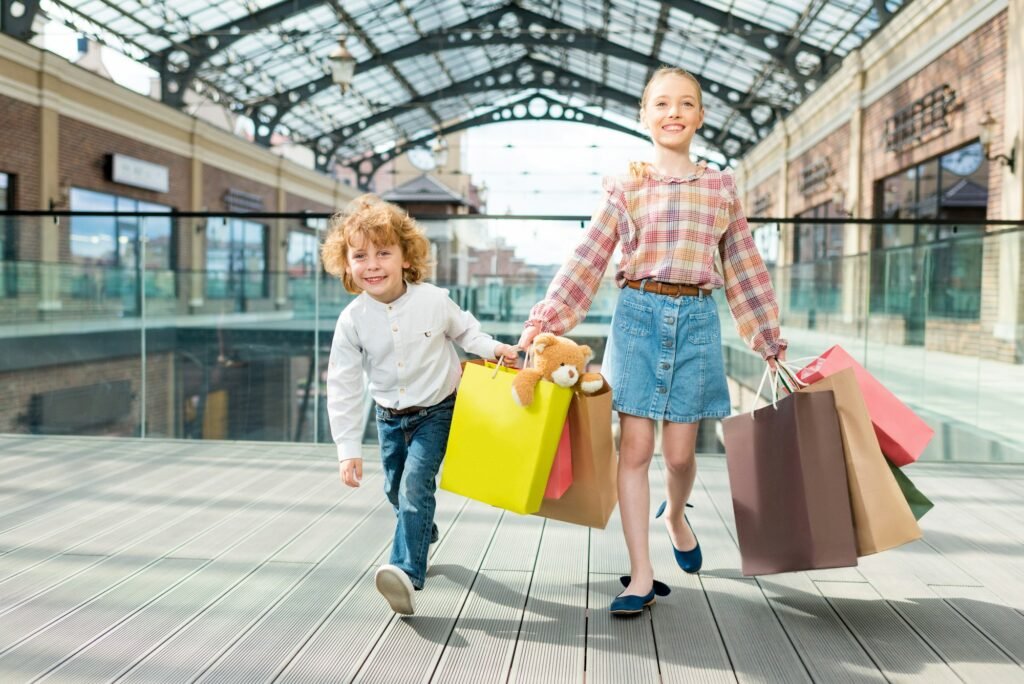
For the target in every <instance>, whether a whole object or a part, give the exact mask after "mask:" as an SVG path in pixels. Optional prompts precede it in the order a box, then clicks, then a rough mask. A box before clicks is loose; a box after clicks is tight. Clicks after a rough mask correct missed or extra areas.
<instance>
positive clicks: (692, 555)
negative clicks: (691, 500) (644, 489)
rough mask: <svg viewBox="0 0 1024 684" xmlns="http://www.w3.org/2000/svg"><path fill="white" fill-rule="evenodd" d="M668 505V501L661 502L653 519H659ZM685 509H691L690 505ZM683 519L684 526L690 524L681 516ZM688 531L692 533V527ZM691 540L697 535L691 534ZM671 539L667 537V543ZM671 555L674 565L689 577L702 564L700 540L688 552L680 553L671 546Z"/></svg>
mask: <svg viewBox="0 0 1024 684" xmlns="http://www.w3.org/2000/svg"><path fill="white" fill-rule="evenodd" d="M667 505H668V501H662V502H661V505H660V506H658V511H657V512H656V513H655V514H654V517H655V518H660V517H661V516H662V514H663V513H664V512H665V507H666V506H667ZM686 507H687V508H693V506H692V505H691V504H686ZM683 519H684V520H686V524H687V525H689V524H690V519H689V518H687V517H686V515H683ZM690 531H691V532H693V527H690ZM693 538H694V539H695V540H696V539H697V533H696V532H694V533H693ZM671 541H672V538H671V537H669V543H671ZM672 554H673V555H674V556H675V559H676V565H678V566H679V567H680V568H682V569H683V572H687V573H690V574H691V575H692V574H694V573H696V572H700V567H701V565H703V564H704V556H703V555H702V554H701V552H700V540H697V545H696V546H694V547H693V548H692V549H690V550H689V551H680V550H679V549H677V548H676V546H675V544H672Z"/></svg>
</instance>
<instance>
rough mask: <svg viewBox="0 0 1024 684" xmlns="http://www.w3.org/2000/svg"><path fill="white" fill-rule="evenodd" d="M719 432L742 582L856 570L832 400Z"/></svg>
mask: <svg viewBox="0 0 1024 684" xmlns="http://www.w3.org/2000/svg"><path fill="white" fill-rule="evenodd" d="M722 430H723V433H724V437H725V456H726V465H727V466H728V471H729V487H730V489H731V490H732V503H733V512H734V513H735V516H736V535H737V537H738V541H739V546H740V557H741V559H742V568H743V574H744V575H766V574H771V573H776V572H792V571H795V570H810V569H814V568H837V567H847V566H852V565H856V564H857V545H856V540H855V537H854V533H853V517H852V515H851V513H850V500H849V495H848V489H849V488H848V485H847V483H846V464H845V461H844V458H843V441H842V437H841V436H840V432H839V421H838V418H837V416H836V408H835V402H834V399H833V397H832V393H831V392H825V391H822V392H803V393H799V392H798V393H796V394H791V395H789V396H787V397H783V398H782V399H780V400H779V401H778V405H777V406H772V405H769V406H766V407H764V408H762V409H758V410H756V411H753V412H752V413H741V414H739V415H736V416H730V417H729V418H725V419H724V420H723V421H722Z"/></svg>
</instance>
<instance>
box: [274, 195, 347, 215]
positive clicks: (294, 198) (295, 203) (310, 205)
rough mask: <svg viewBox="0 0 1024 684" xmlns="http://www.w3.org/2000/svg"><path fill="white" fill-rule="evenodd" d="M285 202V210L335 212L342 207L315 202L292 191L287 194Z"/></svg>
mask: <svg viewBox="0 0 1024 684" xmlns="http://www.w3.org/2000/svg"><path fill="white" fill-rule="evenodd" d="M284 204H285V206H284V210H285V211H315V212H317V213H323V214H333V213H334V212H336V211H338V210H339V209H341V207H332V206H330V205H327V204H321V203H320V202H314V201H313V200H310V199H306V198H305V197H300V196H299V195H296V194H294V193H291V192H289V193H286V194H285V198H284Z"/></svg>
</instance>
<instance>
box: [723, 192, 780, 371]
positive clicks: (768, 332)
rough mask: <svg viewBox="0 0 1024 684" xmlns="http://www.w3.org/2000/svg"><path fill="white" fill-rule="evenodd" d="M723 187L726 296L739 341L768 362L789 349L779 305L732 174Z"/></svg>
mask: <svg viewBox="0 0 1024 684" xmlns="http://www.w3.org/2000/svg"><path fill="white" fill-rule="evenodd" d="M723 183H724V185H725V187H724V192H723V195H724V199H723V201H724V202H726V204H727V205H728V211H729V227H728V228H727V229H726V231H725V234H724V235H723V236H722V240H721V242H720V243H719V250H720V251H721V255H722V267H723V270H724V273H723V275H724V276H725V296H726V300H727V301H728V302H729V310H730V311H731V312H732V316H733V319H734V320H735V321H736V330H737V331H738V332H739V334H740V337H742V338H743V339H744V341H746V343H747V344H749V345H750V347H751V348H752V349H753V350H754V351H756V352H758V353H759V354H760V355H761V356H762V357H763V358H765V359H767V358H769V357H771V356H775V355H776V354H778V353H779V350H781V349H785V348H786V347H787V345H788V343H787V342H786V340H784V339H782V338H781V337H780V331H779V305H778V302H777V301H776V299H775V290H774V289H773V288H772V281H771V277H770V276H769V275H768V269H766V268H765V266H764V262H763V261H762V260H761V255H760V254H759V253H758V251H757V245H756V244H755V243H754V237H753V236H752V235H751V233H750V226H749V225H748V224H747V217H746V216H745V215H744V213H743V207H742V206H741V205H740V201H739V198H738V197H737V193H736V180H735V178H734V177H733V176H732V174H725V175H724V176H723Z"/></svg>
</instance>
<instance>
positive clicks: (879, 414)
mask: <svg viewBox="0 0 1024 684" xmlns="http://www.w3.org/2000/svg"><path fill="white" fill-rule="evenodd" d="M846 368H852V369H853V373H854V375H855V376H856V377H857V384H858V385H859V386H860V391H861V394H863V395H864V401H865V403H867V405H868V414H869V415H870V416H871V424H872V426H873V427H874V428H875V435H876V436H877V437H878V445H879V446H880V447H881V448H882V453H883V454H885V456H886V458H888V459H889V461H890V462H892V464H893V465H895V466H905V465H907V464H908V463H913V462H914V461H916V460H917V459H918V458H919V457H920V456H921V453H922V452H923V451H924V449H925V447H926V446H928V442H929V441H931V438H932V435H934V434H935V431H934V430H932V429H931V428H930V427H928V424H927V423H925V422H924V421H923V420H921V418H920V417H919V416H918V415H917V414H916V413H914V412H913V411H911V410H910V408H908V407H907V405H906V404H904V403H903V402H902V401H900V400H899V399H897V398H896V395H894V394H893V393H892V392H890V391H889V390H887V389H886V388H885V387H883V386H882V383H880V382H878V380H876V379H875V377H874V376H873V375H871V373H868V372H867V371H866V370H864V367H863V366H861V365H860V364H859V363H857V362H856V361H855V360H854V359H853V357H852V356H850V355H849V354H847V353H846V350H844V349H843V348H842V347H840V346H839V345H838V344H837V345H835V346H834V347H832V348H830V349H828V350H827V351H826V352H825V353H824V354H822V355H821V356H819V357H818V358H816V359H815V360H814V361H812V362H811V363H809V364H807V366H805V367H804V368H803V369H802V370H800V371H799V372H798V373H797V377H798V378H800V380H802V381H804V382H806V383H813V382H817V381H819V380H821V379H823V378H827V377H829V376H830V375H835V374H836V373H838V372H839V371H841V370H843V369H846Z"/></svg>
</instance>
